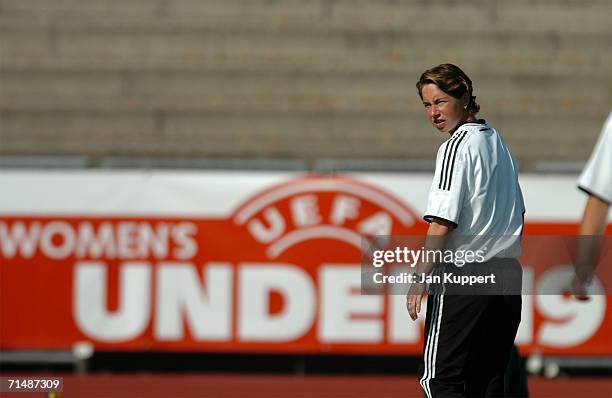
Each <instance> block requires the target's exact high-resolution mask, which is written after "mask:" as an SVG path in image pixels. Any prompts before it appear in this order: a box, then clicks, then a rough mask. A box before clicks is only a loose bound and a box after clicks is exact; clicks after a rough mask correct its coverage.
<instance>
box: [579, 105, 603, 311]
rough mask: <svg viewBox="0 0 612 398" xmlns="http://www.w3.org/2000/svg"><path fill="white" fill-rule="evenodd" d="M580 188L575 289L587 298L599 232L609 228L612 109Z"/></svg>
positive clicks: (583, 174) (580, 182) (580, 180)
mask: <svg viewBox="0 0 612 398" xmlns="http://www.w3.org/2000/svg"><path fill="white" fill-rule="evenodd" d="M578 188H579V189H580V190H582V191H584V192H586V193H587V195H588V198H587V202H586V205H585V208H584V213H583V215H582V220H581V222H580V230H579V234H580V237H579V244H580V245H579V250H578V254H577V258H576V277H575V278H574V280H573V281H572V291H573V293H574V296H575V297H576V299H578V300H588V299H589V296H588V295H587V293H586V291H587V287H588V285H589V283H590V280H591V278H592V276H593V272H594V269H595V264H594V262H595V261H594V257H595V252H596V251H597V247H598V243H599V239H598V236H599V235H602V234H603V232H604V230H605V228H606V223H607V218H608V210H609V209H610V203H611V202H612V112H610V113H609V114H608V118H607V119H606V121H605V123H604V126H603V128H602V130H601V134H600V135H599V139H598V140H597V143H596V144H595V149H594V150H593V153H592V154H591V157H590V159H589V161H588V162H587V164H586V166H585V168H584V170H583V171H582V174H581V175H580V178H579V180H578Z"/></svg>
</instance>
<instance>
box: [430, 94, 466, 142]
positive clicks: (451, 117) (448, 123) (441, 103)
mask: <svg viewBox="0 0 612 398" xmlns="http://www.w3.org/2000/svg"><path fill="white" fill-rule="evenodd" d="M421 96H422V98H423V105H424V106H425V113H426V114H427V118H428V119H429V121H430V122H431V123H432V124H433V125H434V127H435V128H436V129H438V131H441V132H443V133H450V132H451V131H453V130H454V129H455V128H456V127H457V125H458V124H459V123H460V122H462V121H464V120H465V119H467V117H468V113H467V111H466V109H465V106H466V105H467V99H466V98H461V99H458V98H455V97H453V96H451V95H448V94H446V93H445V92H444V91H442V90H440V88H438V86H436V85H435V84H433V83H430V84H426V85H424V86H423V87H422V88H421ZM464 97H467V95H466V96H464Z"/></svg>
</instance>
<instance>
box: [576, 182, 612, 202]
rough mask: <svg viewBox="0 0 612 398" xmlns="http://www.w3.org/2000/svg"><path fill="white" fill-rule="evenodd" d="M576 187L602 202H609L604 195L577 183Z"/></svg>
mask: <svg viewBox="0 0 612 398" xmlns="http://www.w3.org/2000/svg"><path fill="white" fill-rule="evenodd" d="M578 189H579V190H581V191H582V192H584V193H586V194H587V195H591V196H595V197H596V198H597V199H599V200H601V201H602V202H606V203H607V204H610V200H609V199H606V198H604V197H602V196H601V195H598V194H596V193H595V192H593V191H591V190H589V189H587V188H585V187H583V186H581V185H578Z"/></svg>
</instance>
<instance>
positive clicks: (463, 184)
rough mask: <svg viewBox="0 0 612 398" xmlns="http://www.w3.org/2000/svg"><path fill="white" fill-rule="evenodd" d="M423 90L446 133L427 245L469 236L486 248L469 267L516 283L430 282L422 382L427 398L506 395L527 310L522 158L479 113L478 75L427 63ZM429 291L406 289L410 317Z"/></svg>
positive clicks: (422, 270)
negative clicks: (508, 288)
mask: <svg viewBox="0 0 612 398" xmlns="http://www.w3.org/2000/svg"><path fill="white" fill-rule="evenodd" d="M417 90H418V94H419V96H420V98H421V100H422V102H423V106H424V107H425V112H426V115H427V118H428V119H429V120H430V121H431V123H432V124H433V126H434V127H435V128H436V129H437V130H438V131H440V132H442V133H445V134H448V135H449V138H448V139H447V140H446V141H445V142H444V143H443V144H442V145H441V146H440V148H439V150H438V154H437V158H436V170H435V174H434V179H433V182H432V185H431V189H430V192H429V198H428V205H427V210H426V213H425V215H424V219H425V220H426V221H428V222H429V223H430V224H429V229H428V232H427V243H426V247H427V248H428V249H436V248H438V249H440V248H446V247H448V244H449V241H451V240H453V239H456V238H460V237H462V236H463V237H465V236H467V237H471V238H469V239H468V243H467V246H468V247H470V248H472V249H479V248H485V249H486V256H485V260H486V261H485V262H483V263H480V264H470V267H472V265H473V267H472V269H474V270H484V269H491V270H498V269H502V268H506V269H510V270H511V271H512V272H514V275H517V276H518V281H519V282H518V284H519V286H518V287H519V289H518V290H516V289H514V294H510V295H507V294H499V291H498V290H494V291H493V293H492V294H465V293H462V290H458V291H455V292H454V293H453V290H452V289H451V287H448V289H447V286H446V285H443V286H442V287H441V289H438V290H436V291H433V292H432V291H431V287H430V292H429V296H428V303H427V313H426V320H425V344H424V352H423V363H422V366H421V370H420V372H419V376H420V384H421V386H422V388H423V391H424V393H425V395H426V396H427V397H429V398H431V397H467V396H470V397H476V396H486V397H490V396H496V397H497V396H504V383H503V379H504V377H503V376H504V371H505V369H506V364H507V363H508V359H509V356H510V352H511V350H512V347H513V343H514V338H515V336H516V332H517V329H518V325H519V323H520V317H521V296H520V277H521V273H522V270H521V267H520V264H519V263H518V261H517V260H516V257H518V256H519V255H520V246H519V239H520V235H521V233H522V230H523V218H524V213H525V206H524V202H523V196H522V193H521V189H520V186H519V182H518V174H517V165H516V161H515V159H514V158H513V157H512V154H511V153H510V151H509V149H508V147H507V146H506V145H505V143H504V141H503V140H502V139H501V137H500V135H499V134H498V133H497V131H496V130H495V128H493V127H492V126H491V125H490V124H488V123H486V122H485V121H484V120H481V119H478V118H477V117H476V114H477V113H478V112H479V110H480V106H479V105H478V104H477V103H476V97H475V96H474V95H473V92H472V91H473V89H472V81H471V80H470V78H469V77H468V76H467V75H466V74H465V73H464V72H463V71H462V70H461V69H460V68H459V67H457V66H455V65H452V64H442V65H438V66H436V67H434V68H431V69H428V70H427V71H425V72H424V73H423V74H422V75H421V77H420V79H419V81H418V82H417ZM500 237H511V239H501V238H500ZM463 247H464V248H465V245H464V246H463ZM433 268H434V264H432V263H420V264H418V265H417V266H416V272H415V274H417V275H422V274H430V273H432V269H433ZM463 268H466V269H467V268H468V267H467V266H466V267H463ZM436 269H439V267H437V268H436ZM435 272H437V271H434V273H435ZM417 280H418V279H417ZM499 282H500V283H503V282H504V281H499ZM425 290H426V286H425V285H424V284H420V283H413V284H412V285H411V287H410V290H409V292H408V294H407V303H406V306H407V309H408V313H409V314H410V317H411V318H412V319H413V320H416V319H417V318H418V314H419V312H420V307H421V300H422V297H423V294H424V293H425Z"/></svg>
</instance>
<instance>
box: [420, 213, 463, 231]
mask: <svg viewBox="0 0 612 398" xmlns="http://www.w3.org/2000/svg"><path fill="white" fill-rule="evenodd" d="M436 218H438V219H440V220H444V221H446V222H449V223H450V224H452V225H453V229H455V228H457V223H456V222H454V221H451V220H448V219H446V218H444V217H438V216H432V215H431V214H425V215H424V216H423V220H425V221H427V222H428V223H430V222H432V221H433V220H434V219H436Z"/></svg>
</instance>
